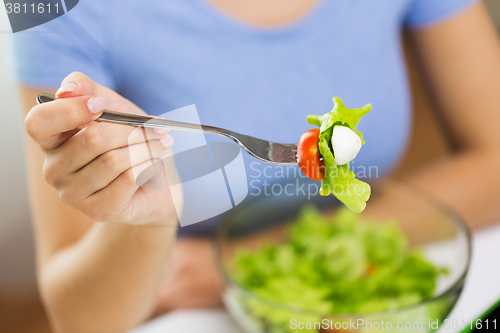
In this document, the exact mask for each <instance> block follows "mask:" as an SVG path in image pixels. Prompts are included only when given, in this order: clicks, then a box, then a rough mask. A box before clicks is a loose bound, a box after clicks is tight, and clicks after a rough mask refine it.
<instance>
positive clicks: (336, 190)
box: [307, 97, 371, 213]
mask: <svg viewBox="0 0 500 333" xmlns="http://www.w3.org/2000/svg"><path fill="white" fill-rule="evenodd" d="M333 102H334V107H333V110H332V111H331V112H328V113H326V114H324V115H322V116H317V115H309V116H307V121H308V123H309V124H311V125H315V126H319V127H320V135H319V142H318V145H319V151H320V154H321V156H323V164H324V167H325V172H324V179H323V182H322V184H321V190H320V194H321V195H325V196H326V195H329V194H333V195H335V196H336V197H337V199H339V200H340V201H341V202H342V203H343V204H344V205H346V206H347V207H348V208H350V209H351V210H352V211H354V212H356V213H359V212H361V211H363V210H364V209H365V207H366V201H368V199H369V198H370V194H371V189H370V185H368V184H367V183H365V182H363V181H361V180H359V179H356V174H355V173H354V172H352V171H351V170H350V169H349V163H347V164H344V165H337V163H336V162H335V152H334V151H333V148H332V133H333V128H334V127H335V126H338V125H340V126H346V127H349V128H350V129H351V130H353V131H354V132H355V133H356V134H357V135H358V136H359V137H360V139H361V142H362V143H363V144H364V143H365V141H364V140H363V133H361V132H360V131H358V123H359V121H360V120H361V118H362V117H363V116H364V115H366V114H367V113H368V112H369V111H370V110H371V105H370V104H368V105H365V106H364V107H362V108H360V109H348V108H346V107H345V105H344V103H343V102H342V100H341V99H340V98H339V97H335V98H333Z"/></svg>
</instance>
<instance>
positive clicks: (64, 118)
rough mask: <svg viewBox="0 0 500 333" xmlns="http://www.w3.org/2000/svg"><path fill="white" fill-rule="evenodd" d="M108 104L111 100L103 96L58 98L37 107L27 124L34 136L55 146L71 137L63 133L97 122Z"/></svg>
mask: <svg viewBox="0 0 500 333" xmlns="http://www.w3.org/2000/svg"><path fill="white" fill-rule="evenodd" d="M106 108H107V103H106V100H105V99H104V98H103V97H93V96H81V97H73V98H65V99H58V100H55V101H52V102H47V103H43V104H40V105H37V106H35V107H33V108H32V109H31V110H30V112H28V115H27V116H26V119H25V121H24V124H25V127H26V131H27V132H28V134H29V135H30V136H31V137H32V138H33V140H35V141H36V142H37V143H38V144H40V145H41V146H42V148H44V149H52V148H55V147H57V146H59V145H60V144H61V143H62V142H64V141H65V140H66V139H68V138H69V137H67V138H63V137H62V134H63V133H68V132H71V131H72V130H75V129H78V128H79V127H81V126H84V125H87V124H89V123H91V122H93V121H94V120H96V119H97V118H99V116H100V115H101V113H102V111H104V110H105V109H106ZM61 141H62V142H61Z"/></svg>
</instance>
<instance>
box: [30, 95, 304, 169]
mask: <svg viewBox="0 0 500 333" xmlns="http://www.w3.org/2000/svg"><path fill="white" fill-rule="evenodd" d="M55 99H56V97H55V96H54V95H52V94H47V93H42V94H39V95H38V96H37V98H36V100H37V103H38V104H41V103H47V102H51V101H53V100H55ZM97 121H104V122H110V123H120V124H125V125H132V126H137V127H165V128H171V129H176V130H183V131H191V132H202V133H207V134H215V135H220V136H223V137H226V138H229V139H231V140H233V141H234V142H236V143H237V144H239V145H240V146H241V147H242V148H243V149H244V150H245V151H246V152H247V153H249V154H250V155H251V156H253V157H255V158H257V159H259V160H261V161H263V162H266V163H270V164H277V165H295V164H297V145H296V144H283V143H276V142H271V141H266V140H261V139H257V138H254V137H252V136H248V135H243V134H239V133H236V132H233V131H229V130H227V129H223V128H219V127H214V126H207V125H198V124H191V123H184V122H180V121H173V120H167V119H163V118H155V117H148V116H140V115H135V114H129V113H122V112H116V111H109V110H106V111H104V112H103V113H102V115H101V116H100V117H99V118H98V119H97Z"/></svg>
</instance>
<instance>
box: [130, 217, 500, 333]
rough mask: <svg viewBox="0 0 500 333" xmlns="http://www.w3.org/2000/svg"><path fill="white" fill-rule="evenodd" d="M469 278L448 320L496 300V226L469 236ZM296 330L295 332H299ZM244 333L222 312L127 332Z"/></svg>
mask: <svg viewBox="0 0 500 333" xmlns="http://www.w3.org/2000/svg"><path fill="white" fill-rule="evenodd" d="M472 251H473V252H472V262H471V267H470V270H469V275H468V277H467V280H466V282H465V288H464V290H463V292H462V295H461V297H460V299H459V300H458V302H457V304H456V306H455V308H454V309H453V311H452V313H451V314H450V315H449V316H448V318H449V319H458V320H459V321H461V320H462V319H464V320H465V321H466V322H467V321H470V320H473V319H475V318H476V317H477V316H478V315H480V314H481V313H482V312H483V311H484V310H486V309H487V308H488V307H489V306H490V305H491V304H493V303H494V302H495V301H496V300H498V299H500V225H496V226H494V227H491V228H488V229H484V230H481V231H480V232H477V233H475V234H474V235H473V244H472ZM299 331H300V330H297V332H299ZM458 331H460V329H458V330H451V329H449V330H444V329H442V330H441V332H446V333H448V332H458ZM170 332H172V333H194V332H196V333H198V332H203V333H244V332H243V330H242V329H240V328H239V327H238V326H237V324H236V323H235V322H234V321H233V320H232V319H231V317H230V316H229V314H228V313H227V312H226V311H224V310H204V309H199V310H189V311H177V312H173V313H170V314H168V315H165V316H162V317H160V318H157V319H155V320H153V321H151V322H149V323H146V324H144V325H142V326H140V327H138V328H136V329H135V330H133V331H132V332H130V333H170Z"/></svg>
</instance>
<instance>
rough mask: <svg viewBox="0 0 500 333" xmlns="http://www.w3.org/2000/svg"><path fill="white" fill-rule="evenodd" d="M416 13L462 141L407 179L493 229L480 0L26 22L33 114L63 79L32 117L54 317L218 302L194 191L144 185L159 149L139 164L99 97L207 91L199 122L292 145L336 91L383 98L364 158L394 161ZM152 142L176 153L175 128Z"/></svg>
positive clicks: (23, 75)
mask: <svg viewBox="0 0 500 333" xmlns="http://www.w3.org/2000/svg"><path fill="white" fill-rule="evenodd" d="M405 25H406V26H408V27H409V28H410V30H411V35H412V37H413V39H414V40H415V43H416V45H417V48H418V53H419V56H420V59H421V62H422V64H423V67H424V68H425V69H426V73H427V76H428V78H429V83H430V86H431V87H432V88H433V91H434V95H435V98H436V100H437V102H438V104H439V106H440V108H441V109H442V113H443V119H444V120H445V122H446V125H447V127H448V128H449V129H450V133H451V135H452V136H453V139H454V142H455V143H456V150H455V151H454V153H453V154H452V155H450V156H448V157H447V158H446V159H445V160H442V161H439V162H436V163H434V164H431V165H428V166H427V167H426V168H425V169H423V170H421V171H420V172H419V173H417V174H414V175H412V176H411V177H409V180H410V181H411V182H413V183H415V184H418V185H419V186H421V187H423V188H425V189H426V190H427V191H429V192H430V193H432V194H433V195H435V196H436V197H438V198H440V199H441V200H443V201H444V202H446V203H448V204H449V205H451V206H452V207H454V208H455V209H456V210H457V211H458V212H459V213H460V214H462V215H463V216H464V217H465V218H466V220H467V221H470V224H471V226H472V227H475V228H476V227H481V226H484V225H486V224H487V223H490V222H491V221H494V220H495V219H498V218H499V217H500V209H499V207H498V205H495V204H494V203H495V202H497V201H498V200H500V177H499V175H498V169H499V167H500V154H498V153H497V147H498V145H499V144H500V133H499V131H497V130H496V129H497V128H498V125H500V113H499V112H498V111H497V104H496V103H497V98H496V92H497V91H498V89H500V44H499V41H498V37H497V34H496V31H495V28H494V27H493V25H492V23H491V21H490V20H489V18H488V16H487V13H486V10H485V8H484V5H483V4H481V3H480V2H478V1H476V0H442V1H439V2H436V1H433V0H404V1H396V2H394V1H386V0H383V1H376V2H375V1H371V0H357V1H352V0H338V1H337V0H330V1H326V0H323V1H321V0H296V1H287V0H273V1H269V0H242V1H237V2H234V1H227V0H188V1H185V0H182V1H181V0H175V1H169V2H160V1H154V2H152V3H148V4H144V3H142V2H139V3H135V2H134V3H133V2H129V1H126V2H123V1H122V2H120V3H119V4H118V3H117V4H116V5H115V3H114V2H97V1H86V2H82V3H80V4H79V5H78V6H77V7H75V9H73V10H72V11H71V12H69V13H68V14H66V15H65V16H63V17H61V18H58V19H57V20H54V21H52V22H49V23H47V24H45V25H44V26H43V29H44V30H45V31H46V30H50V31H54V33H47V34H24V35H22V34H19V35H16V38H15V39H16V40H15V43H16V47H17V61H18V68H19V70H18V71H19V77H20V82H21V92H22V97H23V100H24V102H25V107H26V110H29V109H30V108H31V107H32V106H33V101H34V100H35V96H36V95H37V94H38V93H39V92H42V91H50V90H52V89H53V90H56V89H58V93H57V96H58V100H57V101H55V102H51V103H47V104H44V105H40V106H35V107H33V108H32V109H31V111H30V112H29V113H28V115H27V118H26V128H27V131H28V133H29V134H30V136H31V137H32V139H33V140H29V142H28V157H29V160H28V161H29V163H28V166H29V174H30V188H31V196H32V205H33V217H34V221H35V222H34V223H35V230H36V240H37V255H38V263H39V267H38V271H39V282H40V290H41V293H42V296H43V300H44V302H45V304H46V307H47V310H48V313H49V315H50V318H51V320H52V322H53V325H54V326H55V327H56V328H57V330H58V331H60V332H107V333H109V332H124V331H126V330H128V329H130V328H132V327H134V326H135V325H137V324H138V323H140V322H142V321H144V320H146V319H148V318H150V317H151V316H152V315H153V314H161V313H165V312H168V311H171V310H173V309H178V308H187V307H201V306H215V305H218V304H219V303H220V298H219V294H218V292H219V285H220V284H219V282H218V276H217V273H216V269H215V267H214V265H213V260H212V254H211V252H210V249H209V243H208V240H206V239H190V238H181V239H180V240H178V241H177V242H176V241H175V238H176V228H175V227H174V225H176V224H177V223H176V222H177V215H176V213H175V209H174V207H175V206H176V205H181V201H182V195H181V194H180V193H174V192H173V191H172V192H170V191H169V190H163V191H162V192H161V195H158V194H157V192H155V193H156V194H155V195H151V192H148V190H146V189H144V188H139V187H138V186H137V185H136V182H135V178H134V177H133V174H134V173H133V172H134V169H133V168H132V167H136V168H137V167H138V168H140V165H141V164H142V163H147V159H148V158H145V159H144V160H141V161H137V163H136V164H134V165H132V164H131V162H130V159H129V158H128V155H127V154H128V145H129V143H131V144H132V145H134V144H135V145H141V144H145V143H144V142H141V141H140V140H139V139H137V140H136V141H135V142H129V141H128V137H129V135H130V134H131V129H130V128H128V127H125V126H119V125H112V124H105V123H92V121H93V120H95V119H96V118H97V117H98V116H99V114H100V112H101V111H103V110H104V109H106V108H107V109H111V110H116V111H123V112H132V113H139V114H142V113H145V112H148V113H150V114H154V115H159V114H161V113H164V112H166V111H168V110H174V109H177V108H179V107H183V106H186V105H190V104H193V103H195V104H196V105H197V108H198V111H199V114H200V119H201V121H202V122H203V123H207V124H213V125H216V126H220V127H225V128H230V129H232V130H235V131H238V132H241V133H245V134H249V135H254V136H257V137H261V138H265V139H268V140H273V141H278V142H296V141H297V139H298V137H299V136H300V134H301V133H302V132H303V131H305V130H307V129H308V128H309V126H308V125H307V124H306V123H305V121H304V120H305V116H306V115H307V114H310V113H313V114H321V113H324V112H327V111H329V110H330V109H331V102H330V99H331V97H333V96H340V97H341V98H342V99H343V100H344V102H345V104H346V106H348V107H353V108H354V107H360V106H362V105H364V104H366V103H372V104H373V110H372V111H371V112H370V114H368V115H367V116H366V117H365V118H363V121H362V124H360V126H361V128H360V129H361V130H362V131H363V132H364V133H365V137H366V139H367V144H366V146H365V147H364V148H363V149H362V151H361V153H360V155H359V156H358V158H357V159H356V162H357V164H358V165H375V166H377V167H378V169H379V174H380V175H383V174H387V173H388V172H389V171H390V169H391V168H392V167H393V166H394V165H395V164H396V163H397V161H398V159H399V158H400V156H401V154H402V152H403V151H404V148H405V146H406V142H407V139H408V134H409V128H410V124H411V114H410V109H409V105H410V98H409V93H408V83H407V78H406V74H405V67H404V61H403V56H402V51H401V30H402V27H403V26H405ZM40 29H42V28H40ZM74 71H79V72H82V73H85V74H86V75H85V74H82V73H72V74H69V73H71V72H74ZM68 74H69V76H66V75H68ZM65 76H66V77H65ZM64 77H65V78H64ZM63 78H64V80H63V81H62V84H61V85H60V86H59V84H60V80H62V79H63ZM57 87H59V88H57ZM132 102H133V103H132ZM149 138H150V140H151V146H152V147H153V150H154V154H155V155H156V156H159V157H161V156H165V155H168V154H169V148H170V146H171V145H172V140H171V138H170V137H169V136H168V134H165V133H162V132H157V133H154V132H150V137H149ZM40 147H41V149H40ZM174 147H175V145H174ZM142 165H144V164H142ZM42 170H43V173H42ZM136 171H137V170H136ZM247 172H249V177H252V174H251V173H250V172H251V168H249V169H247ZM47 183H48V184H50V185H52V187H51V186H50V185H48V184H47ZM464 193H465V195H464ZM95 221H99V222H102V223H96V222H95ZM181 229H182V228H181Z"/></svg>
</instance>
